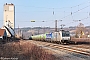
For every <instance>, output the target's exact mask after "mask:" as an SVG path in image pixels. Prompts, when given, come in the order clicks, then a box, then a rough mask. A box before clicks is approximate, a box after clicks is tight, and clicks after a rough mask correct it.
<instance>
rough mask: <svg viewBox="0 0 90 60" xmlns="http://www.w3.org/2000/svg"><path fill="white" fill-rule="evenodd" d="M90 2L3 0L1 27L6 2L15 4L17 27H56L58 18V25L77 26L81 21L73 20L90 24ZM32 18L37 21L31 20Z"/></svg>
mask: <svg viewBox="0 0 90 60" xmlns="http://www.w3.org/2000/svg"><path fill="white" fill-rule="evenodd" d="M89 2H90V1H89V0H1V1H0V27H2V25H3V5H4V4H5V3H13V4H14V5H15V27H18V26H19V27H38V26H40V27H41V26H42V27H46V26H47V27H49V26H50V27H55V23H54V22H55V20H58V27H60V25H61V24H65V25H66V27H68V26H76V25H77V24H78V23H79V22H74V21H73V20H81V22H82V23H83V24H84V25H85V26H87V25H90V3H89ZM71 7H72V8H71ZM53 12H54V14H53ZM31 20H35V21H36V22H30V21H31ZM59 20H62V22H61V21H59ZM42 21H46V22H42Z"/></svg>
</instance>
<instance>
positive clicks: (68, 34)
mask: <svg viewBox="0 0 90 60" xmlns="http://www.w3.org/2000/svg"><path fill="white" fill-rule="evenodd" d="M66 36H67V37H68V36H70V32H69V31H62V37H66Z"/></svg>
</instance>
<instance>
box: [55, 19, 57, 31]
mask: <svg viewBox="0 0 90 60" xmlns="http://www.w3.org/2000/svg"><path fill="white" fill-rule="evenodd" d="M55 32H57V20H55Z"/></svg>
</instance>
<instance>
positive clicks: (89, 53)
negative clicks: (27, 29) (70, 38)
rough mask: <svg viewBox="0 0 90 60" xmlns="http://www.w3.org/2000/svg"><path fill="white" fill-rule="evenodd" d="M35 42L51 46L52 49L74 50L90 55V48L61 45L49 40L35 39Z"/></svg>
mask: <svg viewBox="0 0 90 60" xmlns="http://www.w3.org/2000/svg"><path fill="white" fill-rule="evenodd" d="M34 43H35V44H38V45H39V46H41V45H42V46H44V47H49V48H51V49H56V50H66V51H69V52H74V53H78V54H83V55H87V56H90V49H85V48H79V47H78V46H70V45H69V46H66V45H60V44H53V43H47V42H40V41H34Z"/></svg>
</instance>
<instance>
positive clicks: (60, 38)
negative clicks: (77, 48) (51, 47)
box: [29, 30, 70, 44]
mask: <svg viewBox="0 0 90 60" xmlns="http://www.w3.org/2000/svg"><path fill="white" fill-rule="evenodd" d="M29 39H32V40H37V41H38V40H40V41H49V42H57V43H62V44H64V43H69V42H70V32H69V31H65V30H60V31H59V32H52V33H45V34H40V35H34V36H31V37H30V38H29Z"/></svg>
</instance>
